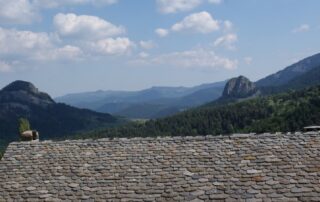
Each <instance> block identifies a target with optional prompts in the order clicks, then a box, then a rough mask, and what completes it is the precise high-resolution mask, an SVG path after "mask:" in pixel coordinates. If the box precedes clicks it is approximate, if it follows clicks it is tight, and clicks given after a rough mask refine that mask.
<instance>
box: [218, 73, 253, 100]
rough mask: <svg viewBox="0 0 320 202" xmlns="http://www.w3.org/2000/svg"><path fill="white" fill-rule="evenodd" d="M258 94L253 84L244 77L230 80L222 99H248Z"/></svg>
mask: <svg viewBox="0 0 320 202" xmlns="http://www.w3.org/2000/svg"><path fill="white" fill-rule="evenodd" d="M257 92H258V89H257V87H256V86H255V84H254V83H253V82H251V81H250V80H249V79H248V78H246V77H244V76H239V77H237V78H232V79H230V80H229V81H228V82H227V84H226V86H225V88H224V91H223V94H222V98H236V99H237V98H247V97H250V96H252V95H255V94H256V93H257Z"/></svg>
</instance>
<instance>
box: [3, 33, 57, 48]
mask: <svg viewBox="0 0 320 202" xmlns="http://www.w3.org/2000/svg"><path fill="white" fill-rule="evenodd" d="M51 41H52V39H50V36H49V35H48V34H47V33H45V32H31V31H17V30H14V29H4V28H1V27H0V53H1V54H29V53H30V52H32V51H36V50H42V49H50V48H52V46H53V45H52V43H51Z"/></svg>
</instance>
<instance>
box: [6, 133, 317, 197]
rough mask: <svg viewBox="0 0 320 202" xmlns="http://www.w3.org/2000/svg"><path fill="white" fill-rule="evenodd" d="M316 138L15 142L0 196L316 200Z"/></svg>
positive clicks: (264, 136) (260, 136) (262, 137)
mask: <svg viewBox="0 0 320 202" xmlns="http://www.w3.org/2000/svg"><path fill="white" fill-rule="evenodd" d="M319 187H320V136H319V135H303V134H292V135H290V134H277V135H271V134H265V135H235V136H224V137H213V136H205V137H174V138H170V137H169V138H168V137H166V138H133V139H117V138H115V139H99V140H70V141H62V142H53V141H44V142H14V143H11V144H10V145H9V147H8V148H7V151H6V153H5V155H4V157H3V159H2V160H1V162H0V201H7V200H9V201H10V200H17V201H45V200H46V201H60V200H71V201H79V200H83V201H92V200H95V201H197V202H198V201H319V199H320V188H319Z"/></svg>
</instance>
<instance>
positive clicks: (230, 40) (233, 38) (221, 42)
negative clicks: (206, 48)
mask: <svg viewBox="0 0 320 202" xmlns="http://www.w3.org/2000/svg"><path fill="white" fill-rule="evenodd" d="M237 41H238V36H237V35H236V34H226V35H224V36H222V37H219V38H218V39H216V40H215V42H214V46H215V47H218V46H223V47H224V48H226V49H228V50H235V46H234V43H235V42H237Z"/></svg>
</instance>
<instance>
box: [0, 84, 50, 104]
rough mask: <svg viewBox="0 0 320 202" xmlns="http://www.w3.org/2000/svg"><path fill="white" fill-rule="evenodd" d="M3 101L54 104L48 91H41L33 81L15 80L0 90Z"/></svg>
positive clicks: (0, 98)
mask: <svg viewBox="0 0 320 202" xmlns="http://www.w3.org/2000/svg"><path fill="white" fill-rule="evenodd" d="M0 102H1V103H4V102H5V103H25V104H34V105H37V106H42V107H45V106H47V105H50V104H54V103H55V102H54V101H53V99H52V98H51V97H50V96H49V95H48V94H46V93H43V92H40V91H39V90H38V89H37V88H36V87H35V86H34V85H33V84H32V83H30V82H26V81H14V82H12V83H11V84H9V85H7V86H6V87H4V88H3V89H2V90H1V91H0Z"/></svg>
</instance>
